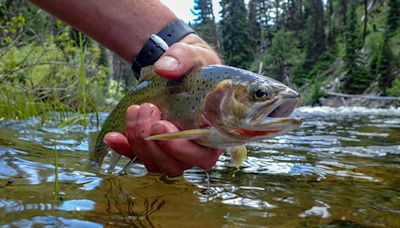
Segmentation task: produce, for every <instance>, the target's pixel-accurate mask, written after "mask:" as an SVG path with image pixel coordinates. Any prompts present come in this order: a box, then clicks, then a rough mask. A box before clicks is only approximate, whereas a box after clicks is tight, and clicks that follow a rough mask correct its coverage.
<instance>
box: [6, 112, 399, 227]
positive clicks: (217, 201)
mask: <svg viewBox="0 0 400 228" xmlns="http://www.w3.org/2000/svg"><path fill="white" fill-rule="evenodd" d="M295 115H296V116H299V117H301V118H303V119H304V124H303V125H302V127H301V129H299V130H298V131H296V132H292V133H290V134H287V135H284V136H280V137H276V138H272V139H269V140H266V141H264V142H260V143H253V144H251V145H250V146H249V149H250V154H249V157H248V159H247V160H246V162H245V163H244V164H243V167H242V169H241V170H240V171H237V172H236V171H235V168H234V165H233V164H232V163H231V162H230V160H229V157H225V156H222V157H221V158H220V160H219V161H218V163H217V166H216V167H215V168H214V169H213V171H212V172H211V173H210V176H211V189H210V191H209V192H206V191H205V187H206V186H207V181H206V176H205V174H204V173H203V172H202V171H201V170H197V169H193V170H189V171H187V172H186V173H185V174H184V177H181V178H175V179H169V178H166V177H163V176H158V175H145V171H144V170H143V167H141V166H135V167H134V168H133V169H131V170H130V173H129V174H128V175H123V176H118V175H105V174H99V173H95V172H93V170H91V169H90V168H89V167H88V163H89V162H88V154H87V148H88V134H89V133H90V132H94V131H96V124H91V125H90V126H89V128H87V129H84V128H83V127H82V126H79V125H76V126H69V127H64V128H58V123H57V122H56V121H54V122H49V123H45V124H43V123H42V122H41V121H40V120H38V119H34V118H32V119H29V120H26V121H14V120H1V121H0V225H3V226H4V227H10V226H17V227H29V226H79V227H82V226H85V227H90V226H92V227H101V226H121V225H130V226H138V227H189V226H190V227H236V226H243V227H265V226H269V227H315V226H325V225H327V226H328V227H360V226H361V227H363V226H364V227H400V109H364V108H328V107H318V108H310V107H303V108H300V109H298V110H296V112H295ZM105 117H106V114H104V115H101V120H104V118H105ZM55 151H56V152H57V154H58V157H59V163H60V165H59V166H60V167H59V188H60V191H61V192H60V198H59V199H55V195H54V180H55V174H54V152H55ZM123 162H124V161H123ZM123 162H121V166H122V165H123ZM125 162H126V161H125ZM118 168H121V167H118Z"/></svg>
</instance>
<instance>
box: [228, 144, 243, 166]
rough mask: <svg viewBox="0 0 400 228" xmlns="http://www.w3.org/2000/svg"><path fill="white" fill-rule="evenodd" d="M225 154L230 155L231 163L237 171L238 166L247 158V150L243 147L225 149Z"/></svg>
mask: <svg viewBox="0 0 400 228" xmlns="http://www.w3.org/2000/svg"><path fill="white" fill-rule="evenodd" d="M226 152H228V153H229V154H230V155H231V158H232V161H233V162H234V163H235V165H236V168H237V169H239V168H240V165H241V164H242V163H243V161H244V160H246V157H247V148H246V146H245V145H241V146H235V147H229V148H227V149H226Z"/></svg>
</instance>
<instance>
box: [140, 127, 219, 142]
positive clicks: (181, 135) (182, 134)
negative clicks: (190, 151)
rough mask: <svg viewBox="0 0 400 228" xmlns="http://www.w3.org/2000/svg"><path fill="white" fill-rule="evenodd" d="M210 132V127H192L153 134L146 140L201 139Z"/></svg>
mask: <svg viewBox="0 0 400 228" xmlns="http://www.w3.org/2000/svg"><path fill="white" fill-rule="evenodd" d="M210 133H211V130H210V129H209V128H204V129H191V130H185V131H177V132H172V133H165V134H160V135H152V136H149V137H147V138H146V140H173V139H199V138H201V137H204V136H206V135H207V134H210Z"/></svg>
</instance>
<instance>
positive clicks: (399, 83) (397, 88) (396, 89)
mask: <svg viewBox="0 0 400 228" xmlns="http://www.w3.org/2000/svg"><path fill="white" fill-rule="evenodd" d="M387 93H388V95H389V96H396V97H400V76H399V77H397V79H396V80H394V81H393V85H392V87H391V88H389V89H388V90H387Z"/></svg>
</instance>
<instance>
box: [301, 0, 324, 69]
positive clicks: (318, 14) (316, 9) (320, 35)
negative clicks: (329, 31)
mask: <svg viewBox="0 0 400 228" xmlns="http://www.w3.org/2000/svg"><path fill="white" fill-rule="evenodd" d="M305 6H306V10H307V11H308V13H309V15H308V19H307V30H308V31H307V34H308V36H307V38H306V61H305V68H306V69H311V68H312V67H313V66H314V64H315V63H316V62H317V61H318V58H319V57H320V56H321V54H322V53H323V52H324V50H325V31H324V20H321V18H324V8H323V4H322V0H309V1H308V2H307V4H306V5H305Z"/></svg>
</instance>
